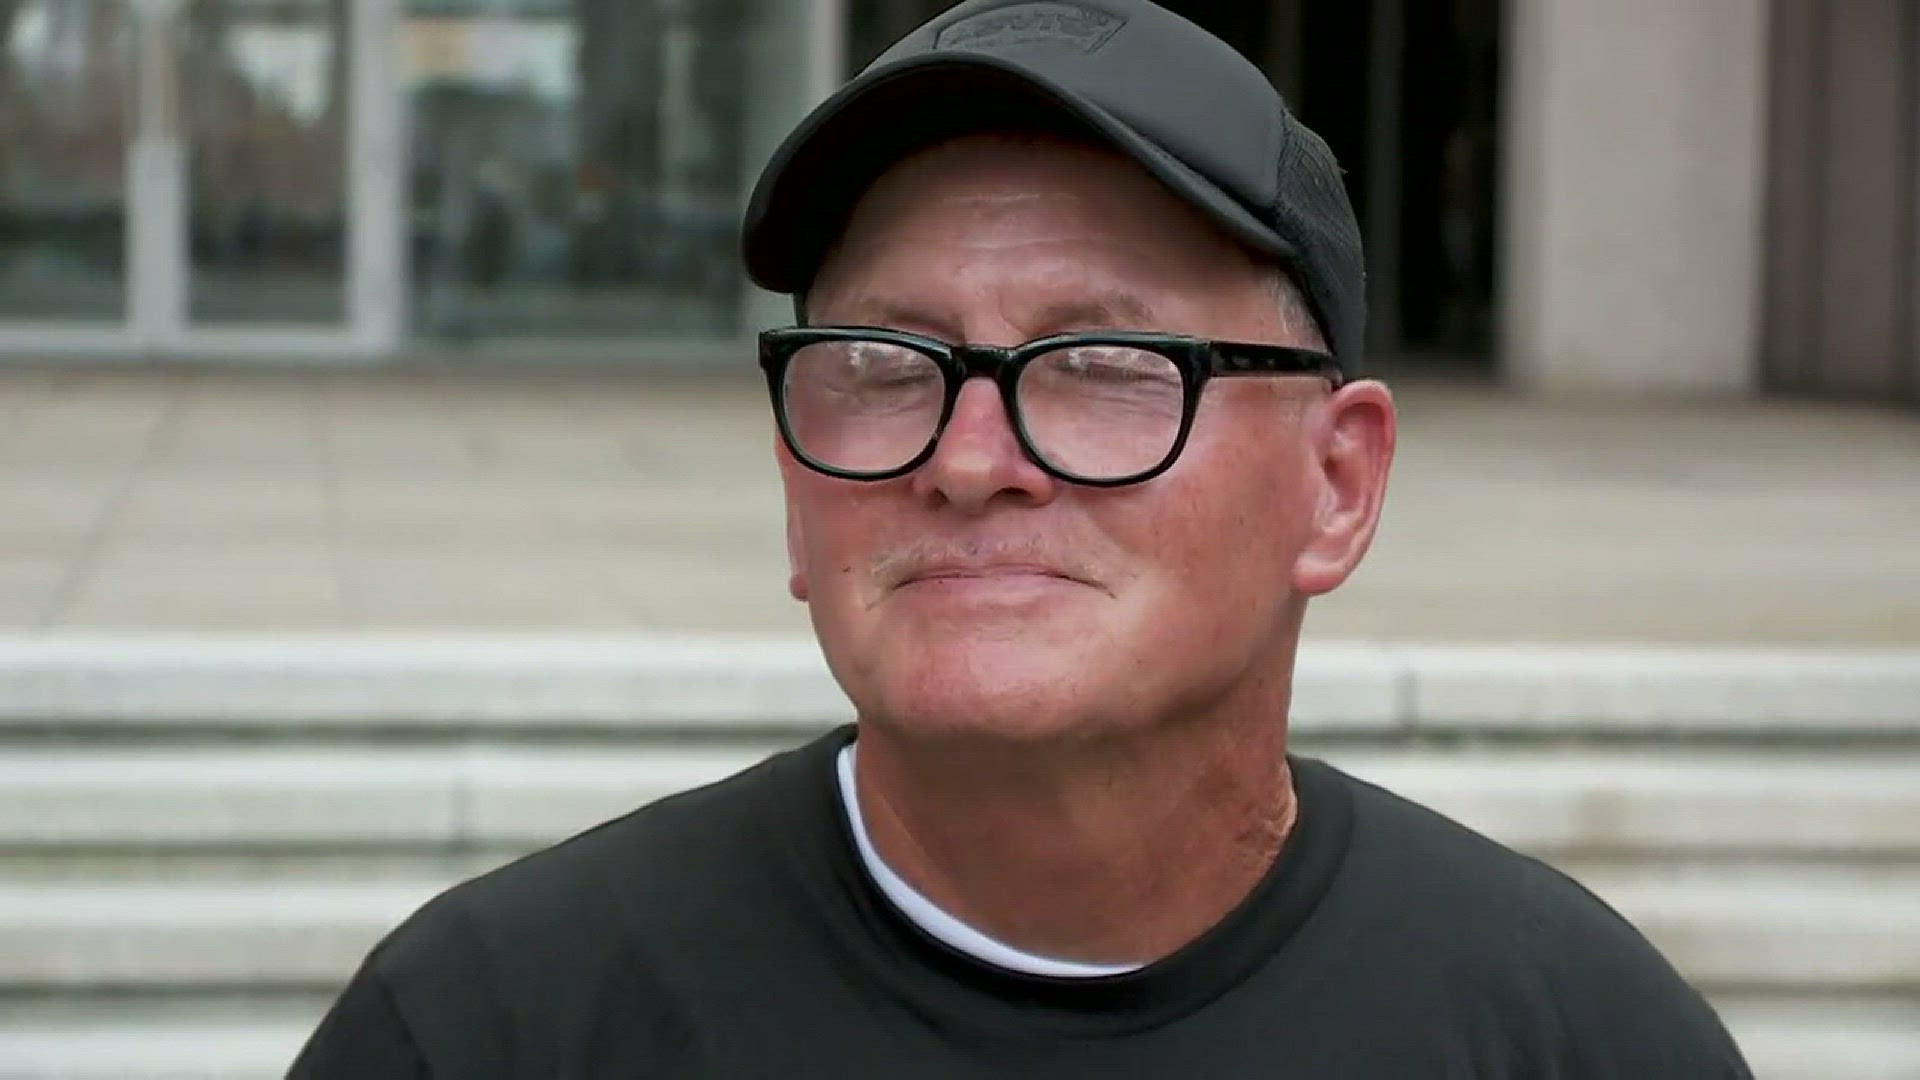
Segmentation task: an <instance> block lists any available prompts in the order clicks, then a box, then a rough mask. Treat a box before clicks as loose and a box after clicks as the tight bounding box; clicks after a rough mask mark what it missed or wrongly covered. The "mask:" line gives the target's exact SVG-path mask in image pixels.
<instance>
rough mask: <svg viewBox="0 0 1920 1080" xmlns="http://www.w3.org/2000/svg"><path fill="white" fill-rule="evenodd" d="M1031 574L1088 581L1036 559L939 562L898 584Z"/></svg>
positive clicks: (913, 573)
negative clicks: (998, 561)
mask: <svg viewBox="0 0 1920 1080" xmlns="http://www.w3.org/2000/svg"><path fill="white" fill-rule="evenodd" d="M1030 578H1053V579H1056V580H1059V581H1070V582H1073V583H1075V584H1078V585H1086V584H1089V582H1086V581H1082V580H1081V579H1080V578H1077V577H1075V576H1073V575H1072V574H1069V573H1067V572H1065V571H1063V570H1059V569H1056V568H1054V567H1051V566H1042V565H1040V564H1038V563H940V564H937V565H933V566H927V567H922V568H920V569H918V570H915V571H914V572H912V573H911V574H908V575H906V576H905V577H904V578H902V579H901V581H900V586H906V585H913V584H917V583H922V582H933V581H968V580H979V581H995V580H1006V581H1014V580H1019V579H1030ZM900 586H896V587H900Z"/></svg>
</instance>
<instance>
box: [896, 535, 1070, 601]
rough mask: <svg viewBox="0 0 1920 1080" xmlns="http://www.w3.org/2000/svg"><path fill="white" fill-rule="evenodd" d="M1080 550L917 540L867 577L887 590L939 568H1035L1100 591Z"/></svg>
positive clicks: (1031, 543) (1047, 543) (1054, 544)
mask: <svg viewBox="0 0 1920 1080" xmlns="http://www.w3.org/2000/svg"><path fill="white" fill-rule="evenodd" d="M1076 547H1079V548H1080V550H1078V551H1076V550H1075V548H1076ZM1084 550H1085V546H1083V545H1073V544H1067V543H1063V542H1061V541H1058V540H1040V539H1019V540H977V541H964V542H961V541H954V540H940V539H927V540H917V541H913V542H911V543H908V544H906V545H904V546H902V547H898V548H894V549H893V550H891V551H888V552H887V553H886V554H884V555H882V556H880V557H879V558H878V559H875V560H874V563H873V568H872V571H871V573H872V575H873V579H874V580H875V581H877V582H878V583H879V584H880V585H881V586H882V587H884V588H889V589H890V588H893V587H894V586H896V585H901V584H904V583H905V582H908V581H911V580H913V579H914V578H915V577H918V576H920V575H921V574H924V573H926V572H927V571H929V570H932V569H934V568H936V567H942V566H954V565H960V566H988V565H996V564H1001V565H1015V566H1037V567H1043V568H1045V569H1047V570H1050V571H1052V572H1054V573H1056V574H1059V575H1060V576H1061V577H1065V578H1071V579H1073V580H1074V581H1078V582H1082V583H1083V584H1087V585H1093V586H1096V587H1104V586H1103V583H1102V581H1101V578H1102V576H1103V575H1102V573H1101V571H1100V569H1099V566H1098V564H1097V562H1096V561H1095V560H1093V559H1090V558H1088V557H1086V555H1084V554H1083V552H1084Z"/></svg>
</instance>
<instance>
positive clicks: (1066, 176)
mask: <svg viewBox="0 0 1920 1080" xmlns="http://www.w3.org/2000/svg"><path fill="white" fill-rule="evenodd" d="M1266 277H1267V275H1266V272H1265V271H1264V270H1263V268H1261V267H1260V266H1259V265H1258V264H1257V263H1256V262H1255V260H1254V259H1253V258H1252V256H1251V255H1250V254H1249V253H1247V252H1246V250H1245V249H1244V248H1242V247H1241V246H1240V245H1239V244H1238V243H1237V242H1235V241H1234V240H1232V239H1231V238H1229V237H1228V236H1226V234H1225V233H1224V232H1222V231H1221V230H1220V229H1219V228H1218V227H1217V226H1216V225H1214V224H1213V223H1212V221H1210V220H1209V219H1207V218H1206V217H1205V216H1204V215H1202V214H1201V213H1200V212H1199V211H1198V210H1195V209H1194V208H1193V207H1191V206H1189V205H1188V204H1187V203H1186V202H1185V201H1184V200H1182V199H1180V198H1179V197H1178V196H1176V195H1174V194H1173V193H1172V192H1171V191H1169V190H1168V189H1167V188H1166V187H1164V186H1163V185H1162V184H1161V183H1160V182H1159V181H1158V180H1155V179H1154V178H1153V177H1152V176H1150V175H1149V174H1148V173H1147V172H1146V171H1145V170H1144V169H1143V168H1141V167H1140V166H1138V165H1137V164H1135V163H1134V162H1132V161H1131V160H1130V159H1128V158H1126V157H1124V156H1123V155H1121V154H1119V153H1118V152H1116V151H1113V150H1109V149H1106V148H1104V147H1101V146H1098V145H1095V144H1091V143H1086V142H1079V141H1075V140H1073V139H1071V138H1068V137H1064V136H1057V135H1043V134H1003V133H992V134H980V135H970V136H965V137H962V138H958V139H954V140H950V141H947V142H944V143H941V144H939V145H937V146H934V147H930V148H928V149H926V150H922V151H920V152H919V153H916V154H913V155H911V156H910V157H907V158H905V159H903V160H901V161H900V162H898V163H896V164H895V165H894V166H893V167H892V168H890V169H889V170H887V171H886V173H884V174H883V175H882V176H881V177H880V178H879V179H878V180H876V181H875V182H874V183H873V185H872V186H870V187H869V188H868V189H867V191H866V192H865V193H864V195H863V196H862V198H861V199H860V201H859V203H858V204H857V205H856V207H855V209H854V211H853V213H852V215H851V216H850V218H849V220H848V222H847V225H846V228H845V229H844V231H843V233H842V235H841V237H840V240H839V242H838V243H837V244H836V245H835V247H834V249H833V251H832V253H831V254H830V255H829V257H828V259H827V260H826V263H825V264H824V265H823V267H822V269H821V273H820V275H819V278H818V280H817V282H816V288H815V290H814V298H813V299H814V306H816V307H818V306H830V307H833V308H846V307H851V308H853V309H856V311H858V312H860V313H866V312H867V311H869V310H871V309H872V308H873V307H875V306H880V307H887V306H890V305H891V304H894V303H897V302H900V301H902V300H910V301H911V302H913V303H915V304H920V305H925V304H929V303H934V304H937V303H940V302H943V301H949V302H961V301H964V300H966V299H968V298H973V299H997V301H998V302H1000V303H1002V304H1012V305H1014V306H1016V307H1017V306H1025V305H1027V304H1029V303H1041V302H1046V303H1051V304H1054V305H1056V306H1057V305H1058V304H1059V303H1060V302H1061V301H1063V300H1079V299H1083V298H1084V297H1086V296H1100V297H1103V298H1106V299H1107V300H1110V301H1111V300H1122V301H1125V300H1131V301H1132V303H1131V305H1130V306H1132V307H1135V308H1141V309H1153V308H1167V307H1181V306H1183V305H1185V306H1191V304H1192V303H1194V302H1200V301H1213V302H1223V301H1233V300H1234V298H1235V297H1237V296H1239V295H1240V294H1242V293H1244V292H1246V291H1247V290H1249V289H1252V290H1258V289H1259V287H1260V285H1261V283H1263V282H1265V280H1266ZM991 294H997V296H995V295H991ZM1122 306H1129V305H1126V304H1124V303H1123V305H1122ZM1269 306H1270V305H1269ZM1130 321H1141V320H1130ZM1159 321H1162V322H1164V321H1165V320H1164V319H1162V320H1159ZM1165 328H1166V329H1176V327H1173V326H1166V327H1165ZM1180 329H1193V330H1195V331H1196V332H1198V331H1199V328H1191V327H1186V328H1180Z"/></svg>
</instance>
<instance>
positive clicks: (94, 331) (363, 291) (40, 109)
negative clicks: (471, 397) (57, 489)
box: [0, 0, 402, 361]
mask: <svg viewBox="0 0 1920 1080" xmlns="http://www.w3.org/2000/svg"><path fill="white" fill-rule="evenodd" d="M396 12H397V0H0V44H3V45H4V47H3V48H0V360H3V359H4V357H5V356H6V355H8V354H13V355H32V356H37V355H44V354H49V353H51V354H58V353H60V352H62V351H73V352H80V353H86V354H113V353H124V352H131V353H137V354H140V355H163V356H164V355H179V356H187V357H196V358H199V357H211V358H219V359H229V358H234V359H243V360H263V361H272V360H275V359H281V358H287V357H300V356H305V355H312V354H318V355H333V354H340V355H352V354H372V353H380V352H386V351H390V350H391V349H392V348H393V347H394V346H395V344H397V342H398V340H399V328H400V324H401V316H400V315H399V311H400V303H399V301H398V300H397V299H396V297H397V295H398V294H399V293H400V292H402V289H401V288H400V286H399V282H400V281H401V280H402V275H401V268H400V266H399V258H400V256H399V251H400V247H401V240H400V224H399V218H400V187H399V169H400V165H399V159H400V153H399V140H398V137H397V131H398V127H399V120H398V114H399V111H400V107H401V103H400V100H399V92H398V88H397V84H396V83H394V82H393V80H392V78H391V73H392V72H393V70H394V69H395V65H394V63H393V59H394V53H395V49H394V38H393V34H394V32H395V29H396V18H395V14H396Z"/></svg>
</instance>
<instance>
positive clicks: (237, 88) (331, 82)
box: [180, 0, 352, 329]
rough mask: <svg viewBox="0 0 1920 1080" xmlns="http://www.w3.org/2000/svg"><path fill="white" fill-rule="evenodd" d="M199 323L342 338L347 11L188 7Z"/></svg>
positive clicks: (193, 300) (283, 2)
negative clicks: (325, 332) (318, 331)
mask: <svg viewBox="0 0 1920 1080" xmlns="http://www.w3.org/2000/svg"><path fill="white" fill-rule="evenodd" d="M185 2H186V8H185V11H184V18H183V30H184V33H183V35H182V38H181V45H180V53H181V56H180V61H181V62H180V80H181V89H182V95H181V103H182V105H183V113H184V117H185V125H184V126H185V131H184V135H185V142H186V146H185V149H186V159H185V162H184V165H185V179H186V198H185V200H184V202H185V206H184V210H185V214H186V218H187V221H186V226H187V227H186V240H187V245H186V246H187V259H188V265H189V274H188V283H189V284H188V289H187V297H186V306H187V319H188V323H189V325H191V326H195V327H216V326H245V327H261V326H267V327H312V328H332V329H340V328H342V327H343V326H344V325H345V324H346V322H347V319H348V311H347V278H346V271H347V260H346V253H347V232H348V229H349V227H350V225H349V222H350V215H349V213H348V203H347V190H348V167H349V159H348V130H349V113H350V111H351V102H350V101H349V99H348V93H347V90H348V86H349V83H348V78H349V73H350V70H351V68H352V62H351V57H350V55H349V50H350V46H351V44H352V37H351V35H350V34H349V33H348V20H349V11H348V6H347V0H185Z"/></svg>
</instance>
